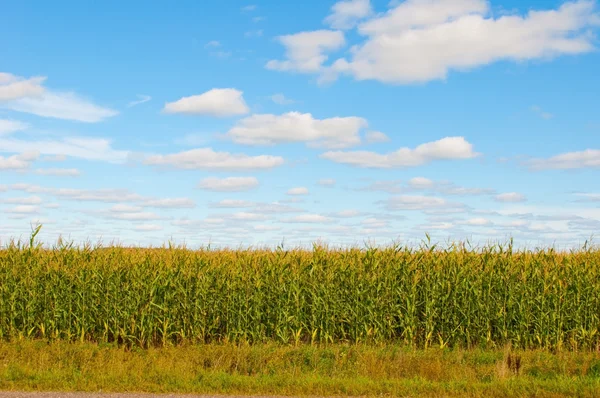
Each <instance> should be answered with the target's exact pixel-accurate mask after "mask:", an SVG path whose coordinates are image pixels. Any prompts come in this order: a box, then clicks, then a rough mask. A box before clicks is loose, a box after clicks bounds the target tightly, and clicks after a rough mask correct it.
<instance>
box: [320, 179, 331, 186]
mask: <svg viewBox="0 0 600 398" xmlns="http://www.w3.org/2000/svg"><path fill="white" fill-rule="evenodd" d="M318 184H319V185H321V186H322V187H332V186H334V185H335V180H334V179H333V178H322V179H320V180H319V182H318Z"/></svg>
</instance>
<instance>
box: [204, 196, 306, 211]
mask: <svg viewBox="0 0 600 398" xmlns="http://www.w3.org/2000/svg"><path fill="white" fill-rule="evenodd" d="M210 206H211V207H218V208H234V209H235V208H252V211H253V212H254V213H262V214H276V213H302V212H303V211H304V210H302V209H299V208H296V207H291V206H287V205H284V204H281V203H278V202H273V203H264V202H250V201H247V200H237V199H224V200H221V201H220V202H217V203H211V204H210Z"/></svg>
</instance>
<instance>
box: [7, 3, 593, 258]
mask: <svg viewBox="0 0 600 398" xmlns="http://www.w3.org/2000/svg"><path fill="white" fill-rule="evenodd" d="M599 32H600V5H599V4H597V3H596V2H595V1H591V0H578V1H574V2H563V1H558V0H527V1H517V0H497V1H496V0H492V1H485V0H404V1H401V0H400V1H399V0H392V1H389V2H388V0H384V1H381V0H370V1H369V0H343V1H339V2H337V3H336V2H335V1H325V0H307V1H302V2H293V1H279V0H278V1H276V0H256V1H253V2H243V1H241V0H223V1H218V2H216V1H212V2H205V1H203V2H199V1H192V0H189V1H183V0H182V1H177V2H176V3H171V2H166V1H162V2H158V1H155V2H147V1H141V0H139V1H127V2H121V1H116V0H114V1H113V0H109V1H103V2H82V1H75V0H72V1H67V0H60V1H55V2H40V1H33V0H22V1H5V2H3V3H2V5H0V243H2V244H4V243H6V242H7V241H8V240H9V239H10V238H11V237H14V238H19V237H26V236H27V235H28V234H29V232H30V231H31V228H32V226H34V225H36V224H37V223H42V224H43V229H42V232H41V234H40V236H41V239H42V240H44V241H46V242H55V241H56V239H57V238H58V236H59V235H62V236H63V237H65V238H67V239H70V240H74V241H76V242H82V241H85V240H89V241H91V242H97V241H98V240H102V241H103V242H105V243H107V242H111V241H118V242H121V243H124V244H142V245H160V244H162V243H165V242H167V241H169V240H171V241H173V242H176V243H183V242H186V243H187V244H188V245H190V246H198V245H206V244H208V243H211V244H212V245H215V246H219V245H229V246H236V247H238V246H244V247H247V246H250V245H254V246H256V245H276V244H278V243H281V242H282V241H284V242H285V244H286V245H305V244H310V243H311V242H313V241H316V240H321V241H326V242H329V243H331V244H335V245H345V244H358V245H363V244H364V243H365V242H369V243H370V244H381V245H386V244H389V243H391V242H419V241H420V240H421V239H423V238H424V237H425V233H429V234H430V235H431V236H432V238H433V239H434V240H436V241H440V242H445V241H448V240H465V239H469V240H470V241H471V242H474V243H484V242H489V241H505V240H506V239H508V237H514V239H515V241H516V242H517V243H518V244H520V245H528V246H536V245H555V246H558V247H572V246H579V245H581V244H582V243H583V242H584V241H585V240H586V239H587V238H590V236H592V235H593V234H594V233H597V232H598V231H600V182H599V181H600V112H598V109H600V97H599V95H598V93H600V79H599V78H598V73H599V72H598V71H599V70H600V54H599V53H598V47H599V45H600V43H599V41H598V39H597V35H598V33H599Z"/></svg>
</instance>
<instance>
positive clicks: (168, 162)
mask: <svg viewBox="0 0 600 398" xmlns="http://www.w3.org/2000/svg"><path fill="white" fill-rule="evenodd" d="M144 163H145V164H147V165H153V166H171V167H175V168H178V169H188V170H194V169H203V170H261V169H271V168H274V167H277V166H281V165H282V164H283V158H282V157H280V156H270V155H260V156H248V155H244V154H231V153H229V152H215V151H213V150H212V148H198V149H192V150H189V151H184V152H178V153H174V154H169V155H151V156H148V157H146V158H145V160H144Z"/></svg>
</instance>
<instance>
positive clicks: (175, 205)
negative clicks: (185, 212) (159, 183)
mask: <svg viewBox="0 0 600 398" xmlns="http://www.w3.org/2000/svg"><path fill="white" fill-rule="evenodd" d="M141 204H142V205H143V206H145V207H157V208H161V209H183V208H192V207H196V202H194V201H193V200H192V199H190V198H162V199H153V198H151V199H144V201H143V202H142V203H141Z"/></svg>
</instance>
